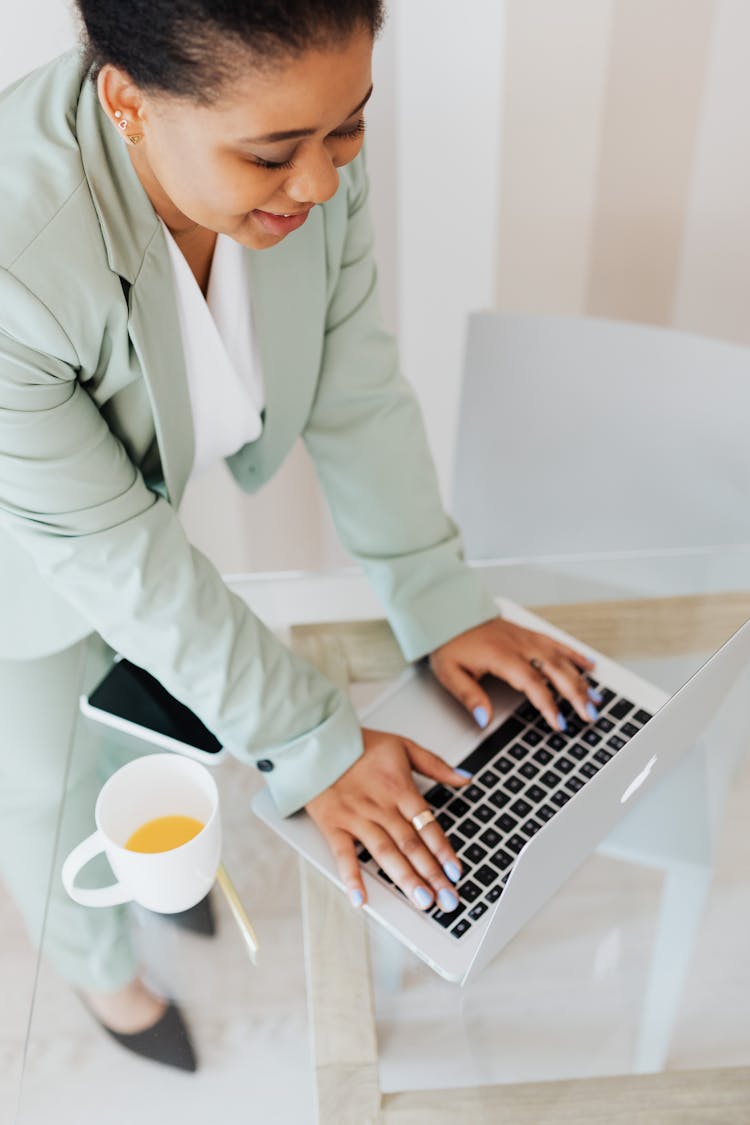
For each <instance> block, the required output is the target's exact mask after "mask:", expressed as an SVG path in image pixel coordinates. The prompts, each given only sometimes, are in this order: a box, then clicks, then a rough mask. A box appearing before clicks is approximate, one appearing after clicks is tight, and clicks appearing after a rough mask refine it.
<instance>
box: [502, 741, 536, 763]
mask: <svg viewBox="0 0 750 1125" xmlns="http://www.w3.org/2000/svg"><path fill="white" fill-rule="evenodd" d="M508 753H509V754H510V756H511V758H515V759H516V761H517V762H522V761H523V760H524V758H525V757H526V755H527V754H530V753H531V751H530V750H529V748H528V746H524V745H523V743H522V742H516V743H514V744H513V746H511V748H510V750H509V751H508Z"/></svg>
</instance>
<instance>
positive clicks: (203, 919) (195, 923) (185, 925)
mask: <svg viewBox="0 0 750 1125" xmlns="http://www.w3.org/2000/svg"><path fill="white" fill-rule="evenodd" d="M160 917H161V918H165V919H166V920H167V921H168V922H173V923H174V924H175V925H176V926H180V927H181V928H182V929H183V930H190V932H191V933H193V934H203V935H204V937H213V936H214V934H215V933H216V919H215V917H214V911H213V907H212V905H211V895H210V894H207V895H206V897H205V898H202V899H201V900H200V902H196V904H195V906H191V907H190V909H189V910H182V911H180V913H179V914H161V915H160Z"/></svg>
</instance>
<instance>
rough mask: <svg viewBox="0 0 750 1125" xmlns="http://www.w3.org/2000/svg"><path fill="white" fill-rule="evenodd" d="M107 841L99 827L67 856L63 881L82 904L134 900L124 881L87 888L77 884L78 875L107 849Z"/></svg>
mask: <svg viewBox="0 0 750 1125" xmlns="http://www.w3.org/2000/svg"><path fill="white" fill-rule="evenodd" d="M105 847H106V845H105V841H104V837H103V836H102V834H101V832H100V831H99V830H98V829H97V830H96V832H94V833H93V835H91V836H87V837H86V839H85V840H82V841H81V843H80V844H78V845H77V846H76V847H75V848H73V851H72V852H71V853H70V855H69V856H68V857H67V858H66V860H65V862H64V863H63V866H62V881H63V884H64V886H65V890H66V891H67V892H68V894H69V895H70V897H71V898H72V899H73V900H74V901H75V902H79V903H80V904H81V906H119V904H120V903H122V902H132V901H133V896H132V895H131V894H130V892H129V891H126V890H125V888H124V887H123V885H122V883H112V884H111V885H110V886H109V887H97V888H96V889H95V890H86V889H85V888H83V887H77V886H76V885H75V880H76V875H77V874H78V873H79V871H80V870H81V868H82V867H84V866H85V865H86V864H87V863H88V862H89V860H90V859H93V858H94V856H97V855H100V854H101V853H102V852H103V851H105Z"/></svg>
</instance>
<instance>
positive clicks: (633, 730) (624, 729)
mask: <svg viewBox="0 0 750 1125" xmlns="http://www.w3.org/2000/svg"><path fill="white" fill-rule="evenodd" d="M639 730H640V727H636V726H634V725H633V724H632V723H623V724H622V726H621V727H620V731H621V733H622V734H626V735H627V736H628V738H632V737H633V735H634V734H638V731H639Z"/></svg>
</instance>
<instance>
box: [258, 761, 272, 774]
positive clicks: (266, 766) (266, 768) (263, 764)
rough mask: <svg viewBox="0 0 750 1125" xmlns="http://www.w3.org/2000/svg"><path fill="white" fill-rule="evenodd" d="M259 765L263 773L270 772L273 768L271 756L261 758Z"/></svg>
mask: <svg viewBox="0 0 750 1125" xmlns="http://www.w3.org/2000/svg"><path fill="white" fill-rule="evenodd" d="M257 765H258V769H259V770H260V771H261V773H270V772H271V770H272V769H273V762H272V761H271V760H270V759H269V758H261V759H260V761H259V762H258V763H257Z"/></svg>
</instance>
